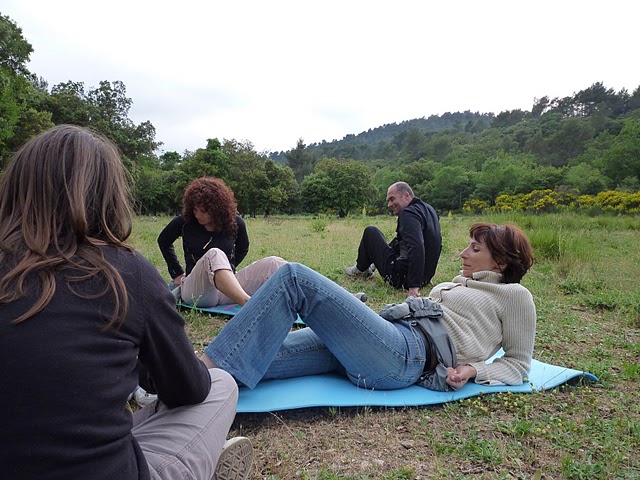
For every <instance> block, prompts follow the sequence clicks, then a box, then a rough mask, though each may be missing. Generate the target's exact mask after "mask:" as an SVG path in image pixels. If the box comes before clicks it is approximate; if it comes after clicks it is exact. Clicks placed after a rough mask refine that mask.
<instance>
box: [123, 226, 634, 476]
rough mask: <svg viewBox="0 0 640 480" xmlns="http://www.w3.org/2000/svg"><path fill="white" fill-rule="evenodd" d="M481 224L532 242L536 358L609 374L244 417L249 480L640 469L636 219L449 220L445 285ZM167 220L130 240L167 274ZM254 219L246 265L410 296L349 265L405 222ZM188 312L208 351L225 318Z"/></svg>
mask: <svg viewBox="0 0 640 480" xmlns="http://www.w3.org/2000/svg"><path fill="white" fill-rule="evenodd" d="M479 220H482V221H487V220H488V221H495V222H498V223H503V222H512V223H515V224H517V225H518V226H520V227H521V228H522V229H523V230H524V231H525V232H526V233H527V234H528V235H529V237H530V239H531V241H532V244H533V247H534V251H535V254H536V263H535V265H534V267H533V269H532V271H531V272H530V273H529V274H528V275H527V276H526V277H525V278H524V280H523V282H522V283H523V285H525V286H526V287H527V288H529V290H531V292H532V293H533V295H534V299H535V302H536V308H537V311H538V327H537V334H536V345H535V351H534V358H536V359H538V360H541V361H545V362H550V363H554V364H559V365H563V366H567V367H571V368H575V369H578V370H586V371H589V372H591V373H593V374H595V375H596V376H598V377H599V379H600V382H598V383H595V384H589V385H579V386H574V387H564V388H560V389H556V390H552V391H547V392H540V393H535V394H532V395H524V394H523V395H517V394H497V395H486V396H483V397H476V398H473V399H469V400H464V401H460V402H456V403H450V404H446V405H444V406H440V407H428V408H424V407H421V408H403V409H390V408H351V409H335V408H326V409H304V410H296V411H286V412H278V413H269V414H239V415H238V416H237V417H236V421H235V423H234V426H233V429H232V432H231V434H232V435H238V434H242V435H247V436H249V437H250V438H251V439H252V441H253V443H254V447H255V450H256V459H255V462H254V471H253V474H252V476H251V478H265V479H293V478H300V479H338V478H346V479H374V478H375V479H427V478H429V479H452V478H453V479H463V478H491V479H493V478H495V479H498V478H499V479H515V478H518V479H520V478H522V479H524V478H534V479H542V478H545V479H551V478H553V479H555V478H568V479H623V478H624V479H627V478H640V404H639V402H638V381H639V380H640V268H638V266H639V265H640V249H639V248H638V238H639V237H640V218H638V217H593V218H590V217H582V216H575V215H542V216H528V215H496V216H484V217H459V216H449V217H443V218H442V219H441V224H442V230H443V237H444V247H443V253H442V256H441V260H440V264H439V266H438V271H437V273H436V278H435V279H434V281H435V282H436V283H437V282H441V281H447V280H450V279H451V278H453V276H454V275H456V274H457V273H458V270H459V268H460V262H459V260H458V257H457V254H458V252H459V251H460V250H462V249H463V248H464V246H465V245H466V243H467V241H468V228H469V226H470V225H471V224H472V223H473V222H474V221H479ZM168 221H169V218H155V217H153V218H152V217H139V218H137V219H136V223H135V226H134V234H133V236H132V239H131V241H132V243H133V244H134V245H135V247H136V248H137V249H138V250H140V251H141V252H142V253H143V254H144V255H145V256H147V257H148V258H149V259H150V260H151V261H152V262H153V263H154V264H155V265H156V266H157V267H158V270H159V271H160V272H161V274H162V275H163V276H164V277H165V278H167V279H168V273H167V271H166V267H165V265H164V261H163V259H162V256H161V255H160V252H159V250H158V247H157V244H156V238H157V235H158V233H159V232H160V230H161V229H162V228H163V227H164V225H165V224H166V223H167V222H168ZM246 221H247V228H248V231H249V237H250V240H251V247H250V252H249V256H248V258H247V259H246V260H245V261H244V262H243V265H247V264H248V263H249V262H251V261H253V260H257V259H259V258H262V257H264V256H266V255H279V256H281V257H283V258H285V259H287V260H290V261H297V262H301V263H304V264H306V265H308V266H310V267H312V268H314V269H316V270H318V271H319V272H321V273H323V274H324V275H326V276H327V277H329V278H331V279H332V280H334V281H336V282H338V283H339V284H341V285H343V286H344V287H345V288H347V289H349V290H350V291H352V292H357V291H364V292H366V293H367V294H368V296H369V303H370V304H371V306H372V308H374V309H377V308H379V307H380V306H382V305H383V304H385V303H391V302H399V301H402V300H404V295H403V294H402V292H399V291H396V290H393V289H390V288H388V287H386V286H385V285H384V284H383V283H382V280H381V278H380V277H379V276H378V275H376V276H375V277H374V279H372V280H350V279H347V278H345V276H344V274H343V268H344V267H345V266H348V265H353V263H354V261H355V255H356V249H357V245H358V242H359V239H360V236H361V234H362V230H363V229H364V227H365V226H367V225H377V226H378V227H380V228H381V229H382V231H383V232H385V234H386V235H387V237H388V238H391V237H392V236H393V234H394V230H395V218H393V217H390V216H386V217H375V218H362V217H351V218H347V219H343V220H338V219H334V218H331V217H319V218H311V217H272V218H269V219H262V218H259V219H246ZM176 247H178V244H176ZM243 265H241V266H243ZM425 293H428V292H425ZM185 318H186V320H187V333H188V335H189V337H190V338H191V339H192V341H193V343H194V346H195V348H196V349H198V350H201V349H202V347H203V346H204V345H206V343H208V342H209V341H210V340H211V339H212V338H213V337H214V336H215V335H216V334H217V332H218V331H219V329H220V328H221V327H222V326H223V325H224V323H225V321H226V318H224V317H211V316H205V315H199V314H195V313H188V314H185Z"/></svg>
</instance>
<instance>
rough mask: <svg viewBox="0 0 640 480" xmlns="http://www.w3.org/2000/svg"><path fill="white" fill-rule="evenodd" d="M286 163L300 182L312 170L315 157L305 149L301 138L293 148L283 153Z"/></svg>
mask: <svg viewBox="0 0 640 480" xmlns="http://www.w3.org/2000/svg"><path fill="white" fill-rule="evenodd" d="M285 158H286V159H287V163H288V165H289V167H291V170H293V173H294V175H295V177H296V181H297V182H298V183H302V180H303V179H304V177H306V176H307V175H309V174H311V173H312V172H313V167H314V165H315V159H314V157H313V154H312V153H311V152H310V151H309V150H308V149H307V146H306V145H305V144H304V140H302V138H300V139H298V143H297V144H296V147H295V148H294V149H293V150H289V151H288V152H287V153H286V154H285Z"/></svg>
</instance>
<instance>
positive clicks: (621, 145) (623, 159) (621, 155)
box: [602, 117, 640, 185]
mask: <svg viewBox="0 0 640 480" xmlns="http://www.w3.org/2000/svg"><path fill="white" fill-rule="evenodd" d="M602 160H603V170H604V173H605V174H606V175H607V176H608V177H609V178H611V179H612V180H613V181H614V182H615V184H616V185H619V184H621V183H622V182H623V180H624V181H626V183H629V182H630V181H631V179H633V178H636V179H640V118H633V117H631V118H628V119H627V120H625V122H624V127H623V128H622V131H621V132H620V135H618V136H617V137H616V138H615V139H614V141H613V143H612V145H611V147H610V148H609V150H608V151H607V152H605V154H604V157H603V159H602Z"/></svg>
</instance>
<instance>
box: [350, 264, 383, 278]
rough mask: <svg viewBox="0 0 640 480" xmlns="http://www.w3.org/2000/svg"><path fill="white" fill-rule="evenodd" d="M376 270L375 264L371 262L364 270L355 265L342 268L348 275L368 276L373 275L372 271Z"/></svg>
mask: <svg viewBox="0 0 640 480" xmlns="http://www.w3.org/2000/svg"><path fill="white" fill-rule="evenodd" d="M375 270H376V266H375V265H374V264H373V263H372V264H371V265H370V266H369V268H367V269H366V270H365V271H364V272H363V271H362V270H359V269H358V267H357V266H356V265H354V266H353V267H347V268H345V269H344V273H346V274H347V276H349V277H354V278H355V277H363V278H370V277H371V276H372V275H373V272H374V271H375Z"/></svg>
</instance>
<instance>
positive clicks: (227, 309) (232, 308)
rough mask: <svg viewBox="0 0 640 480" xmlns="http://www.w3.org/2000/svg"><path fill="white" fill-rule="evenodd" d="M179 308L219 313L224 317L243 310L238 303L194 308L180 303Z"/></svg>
mask: <svg viewBox="0 0 640 480" xmlns="http://www.w3.org/2000/svg"><path fill="white" fill-rule="evenodd" d="M178 307H179V308H188V309H190V310H197V311H199V312H205V313H217V314H222V315H232V316H233V315H235V314H236V313H238V312H239V311H240V309H241V308H242V307H241V306H240V305H238V304H237V303H232V304H231V305H216V306H215V307H206V308H202V307H194V306H193V305H187V304H186V303H178Z"/></svg>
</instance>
